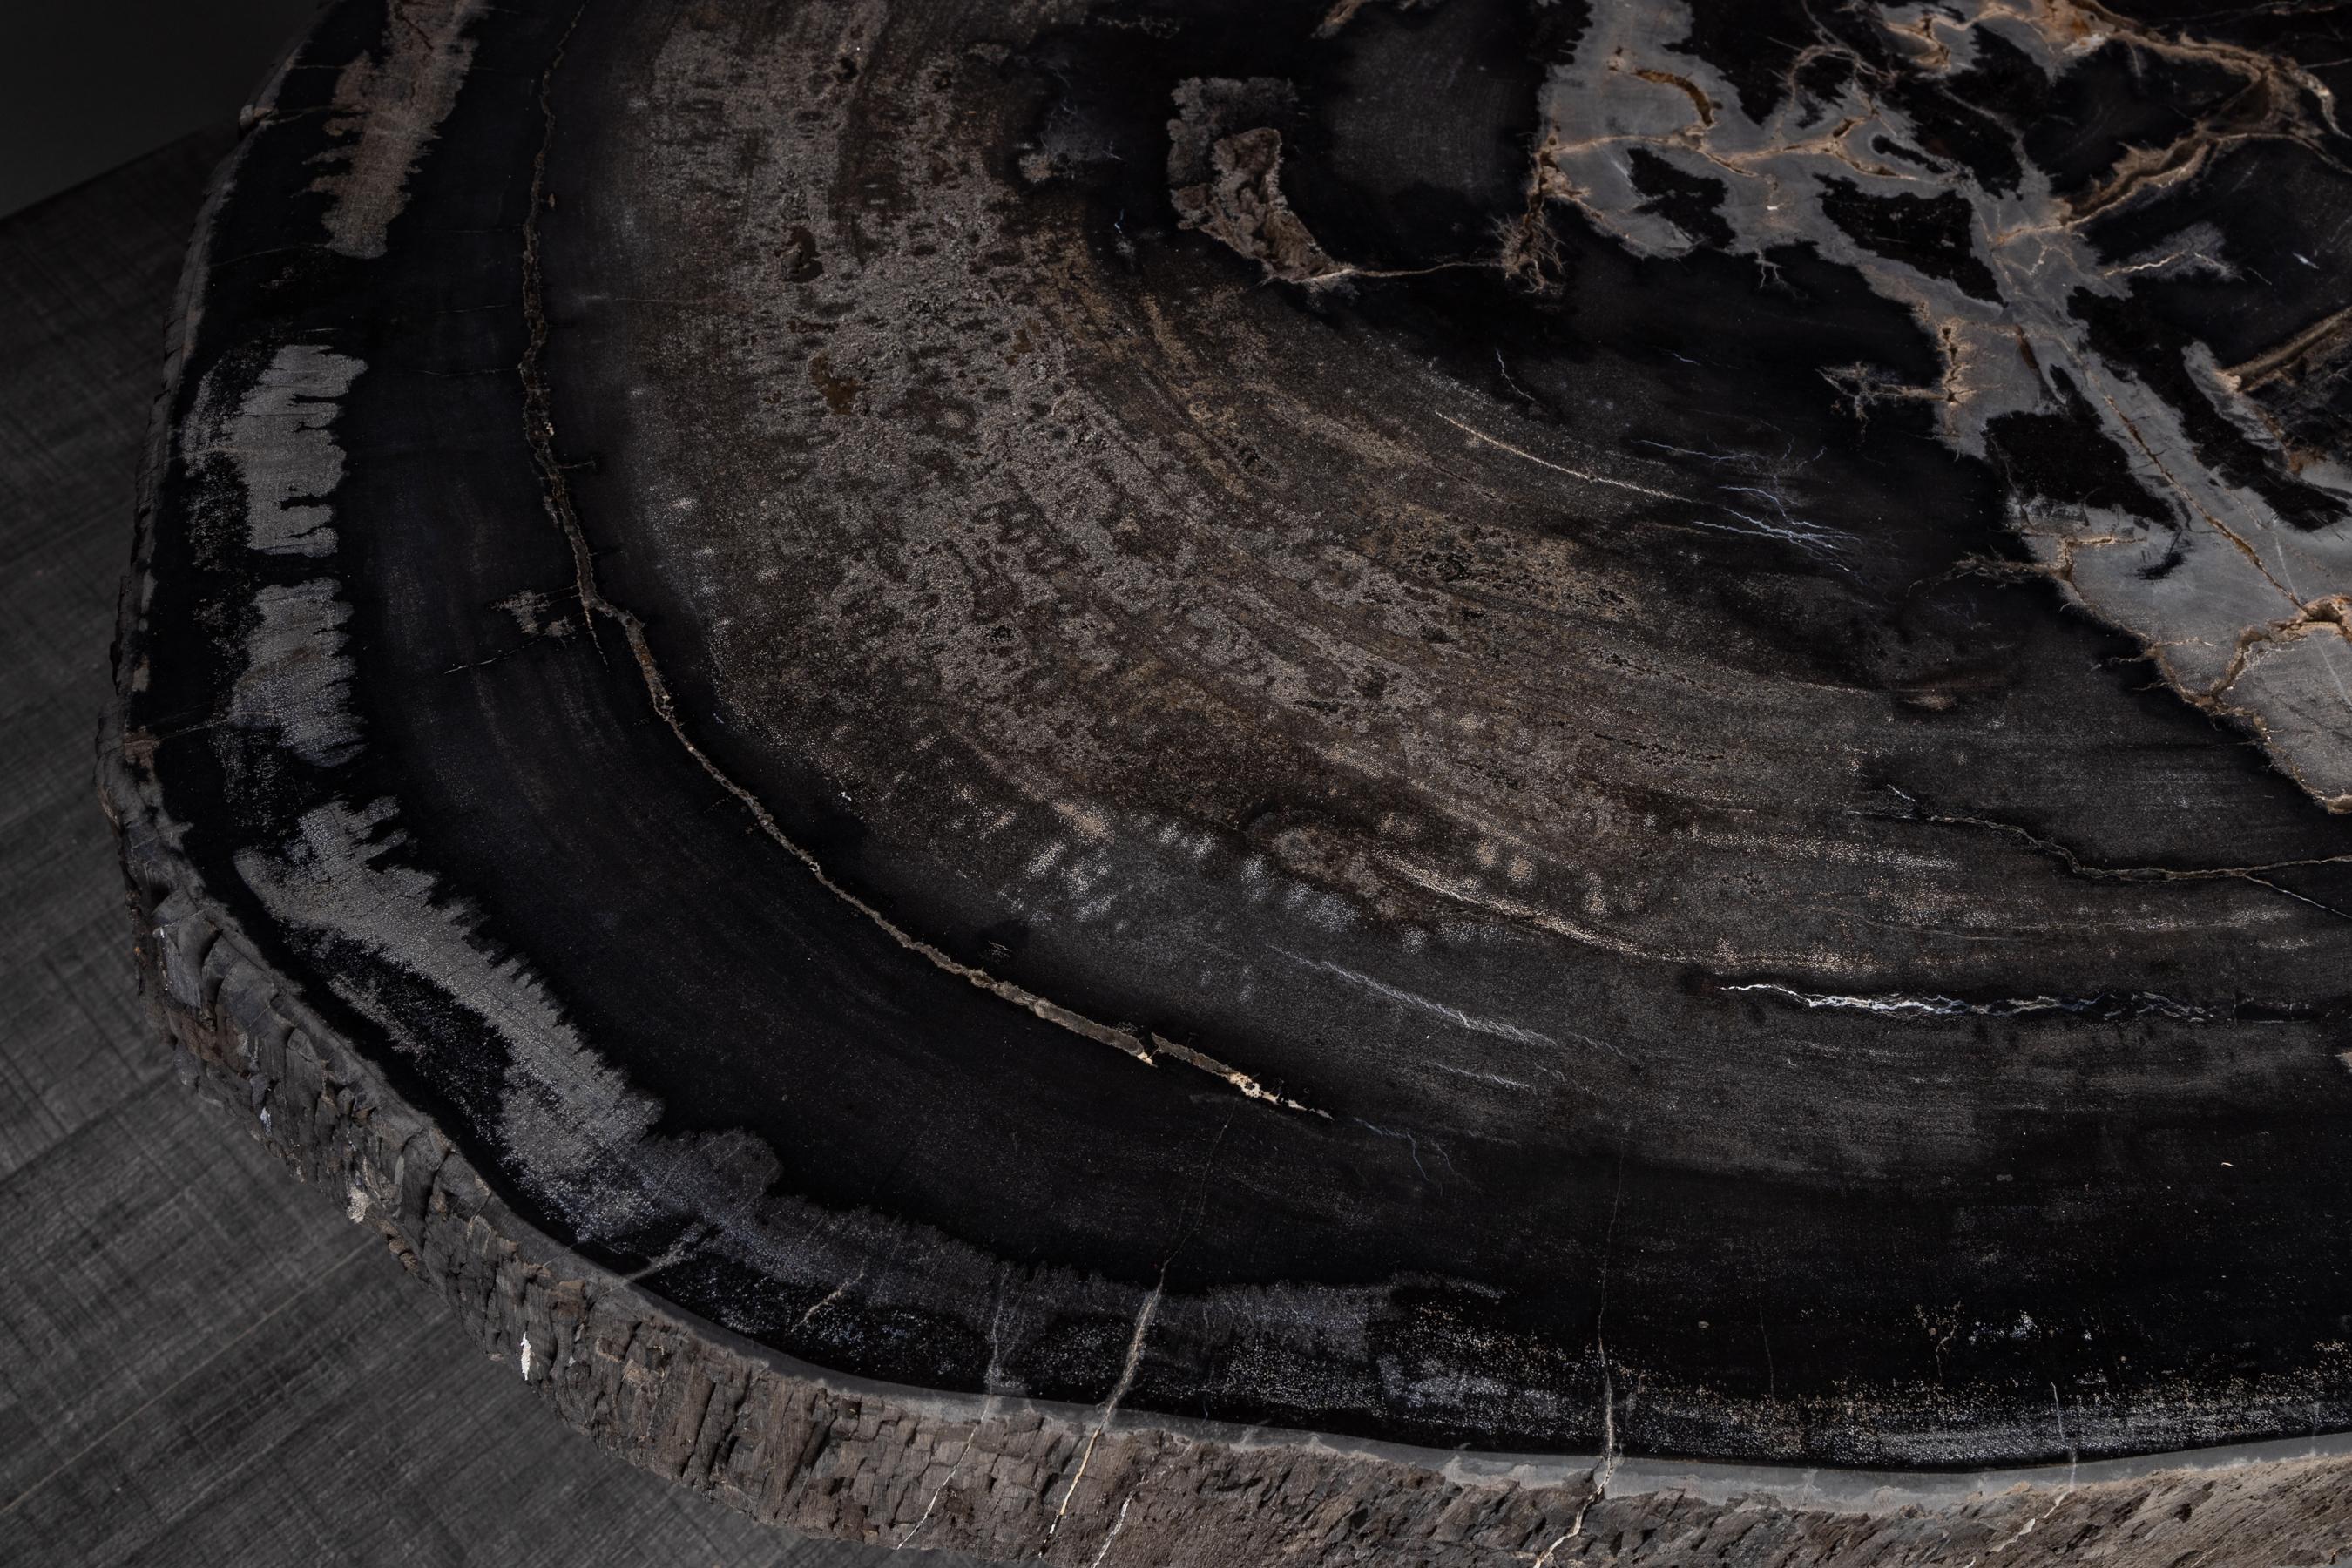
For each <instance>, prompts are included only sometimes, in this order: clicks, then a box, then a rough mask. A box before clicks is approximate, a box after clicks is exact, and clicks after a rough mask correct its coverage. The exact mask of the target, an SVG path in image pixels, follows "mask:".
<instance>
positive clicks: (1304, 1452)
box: [99, 54, 2352, 1568]
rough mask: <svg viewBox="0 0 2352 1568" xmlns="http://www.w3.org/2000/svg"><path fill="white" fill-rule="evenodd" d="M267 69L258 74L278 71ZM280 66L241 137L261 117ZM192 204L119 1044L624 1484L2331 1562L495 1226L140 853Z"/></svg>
mask: <svg viewBox="0 0 2352 1568" xmlns="http://www.w3.org/2000/svg"><path fill="white" fill-rule="evenodd" d="M291 58H292V56H291V55H290V54H289V57H288V60H289V62H290V60H291ZM285 69H286V64H285V63H281V64H280V66H279V68H278V71H277V73H275V74H274V75H273V77H272V79H271V80H270V83H269V84H268V87H267V88H266V89H265V90H264V91H263V92H262V93H261V94H260V95H259V97H258V98H257V102H256V104H255V106H254V107H252V108H251V109H249V110H247V112H246V114H245V116H244V120H245V122H246V124H247V125H248V126H251V125H253V124H257V123H259V122H261V121H266V120H267V119H268V117H269V116H270V114H271V113H272V112H273V106H274V101H275V98H276V92H277V84H278V81H280V80H282V78H283V74H284V71H285ZM240 154H241V150H240V153H232V154H231V155H230V157H229V159H228V160H227V162H226V163H224V165H223V167H222V169H221V171H220V173H219V174H217V175H216V176H215V181H214V184H213V188H212V190H211V192H210V193H209V195H207V198H206V201H205V206H204V209H203V212H202V214H201V215H200V216H199V219H198V222H197V226H196V237H195V240H194V245H193V247H192V248H191V250H190V253H189V257H188V261H187V265H186V267H185V268H184V271H183V274H182V277H181V280H180V285H179V290H178V293H177V296H176V299H175V301H174V306H173V317H172V321H171V323H170V326H169V330H168V332H167V335H166V342H165V353H164V365H163V386H162V388H161V390H160V392H159V395H158V397H157V401H156V405H155V415H154V420H153V425H152V429H151V433H150V438H149V442H148V446H147V451H146V458H145V465H144V469H143V472H142V476H141V480H140V491H139V505H138V531H137V537H136V541H135V543H134V547H133V552H132V562H131V572H130V574H128V576H127V578H126V580H125V583H124V586H123V593H122V598H121V625H120V630H119V634H118V641H117V645H116V648H115V667H116V679H117V687H118V697H117V703H116V706H114V707H113V708H112V709H111V710H110V712H109V713H108V714H107V715H106V716H105V718H104V721H103V723H102V727H101V731H100V744H99V753H100V755H99V786H100V798H101V803H102V805H104V807H105V809H106V811H107V814H108V816H109V818H110V821H111V822H112V823H113V825H114V827H115V831H116V834H117V837H118V839H119V841H120V844H121V852H122V859H123V868H124V873H125V879H126V900H127V905H128V910H129V913H130V915H131V920H132V928H133V931H134V936H133V941H132V949H133V952H134V955H135V958H136V961H137V967H138V973H139V976H140V989H141V994H142V1003H143V1007H144V1013H145V1016H146V1019H147V1022H148V1026H149V1028H150V1030H151V1031H152V1036H153V1037H154V1038H155V1039H156V1040H157V1041H158V1042H160V1043H162V1044H164V1045H167V1046H168V1047H170V1048H171V1049H172V1051H173V1056H174V1059H175V1061H176V1063H177V1065H178V1067H179V1068H180V1071H181V1075H182V1077H183V1079H184V1081H186V1082H187V1083H189V1084H190V1085H191V1086H192V1087H194V1088H195V1089H198V1090H199V1092H201V1093H203V1094H204V1095H205V1097H206V1098H209V1099H213V1100H218V1101H220V1102H222V1103H224V1104H226V1105H231V1106H234V1107H236V1108H237V1109H238V1110H239V1111H240V1112H241V1113H242V1114H243V1115H245V1116H247V1117H249V1118H250V1119H251V1121H250V1123H249V1125H250V1130H251V1131H253V1133H254V1134H255V1135H256V1136H257V1137H258V1138H259V1139H260V1140H261V1142H263V1143H264V1144H265V1145H266V1146H268V1148H269V1149H270V1150H271V1151H272V1152H274V1153H276V1154H277V1155H278V1157H279V1158H280V1159H281V1160H283V1161H284V1162H285V1163H287V1164H289V1166H290V1167H291V1168H292V1169H293V1170H294V1172H295V1173H296V1175H297V1176H298V1177H299V1179H301V1180H303V1181H305V1182H308V1183H311V1184H318V1185H321V1186H326V1185H329V1184H332V1186H334V1187H335V1188H336V1189H338V1190H340V1191H341V1193H342V1194H343V1196H344V1199H345V1202H346V1207H347V1212H348V1213H349V1215H350V1216H351V1218H352V1221H353V1222H354V1223H356V1224H360V1225H363V1226H370V1227H372V1228H373V1229H374V1230H375V1231H376V1232H377V1233H378V1234H380V1235H382V1236H383V1238H384V1241H385V1244H386V1247H388V1248H389V1250H390V1251H391V1252H392V1253H393V1255H394V1257H396V1258H399V1260H400V1261H401V1262H402V1264H403V1265H404V1267H406V1268H408V1269H409V1270H410V1272H412V1273H414V1274H416V1275H418V1276H419V1277H420V1278H422V1279H425V1280H426V1281H427V1282H428V1283H430V1284H431V1285H432V1286H433V1287H434V1288H435V1289H436V1290H437V1291H438V1292H439V1294H440V1295H441V1297H442V1298H443V1300H445V1301H446V1302H447V1303H448V1304H449V1306H450V1307H451V1308H452V1309H453V1310H455V1311H456V1313H457V1318H458V1320H459V1321H460V1322H461V1323H462V1324H463V1325H464V1327H465V1330H466V1331H467V1332H468V1333H470V1334H471V1335H472V1336H473V1337H474V1339H475V1341H476V1342H477V1343H478V1344H479V1345H480V1346H481V1347H482V1349H483V1350H484V1351H485V1352H486V1353H488V1355H490V1356H491V1357H493V1358H495V1359H497V1360H499V1361H501V1362H503V1363H507V1364H509V1365H511V1366H513V1367H514V1368H515V1369H516V1370H517V1371H518V1373H520V1375H521V1377H522V1378H523V1379H524V1381H525V1382H526V1383H528V1384H531V1385H533V1386H535V1387H537V1388H538V1389H539V1390H540V1391H541V1395H542V1397H544V1398H546V1399H547V1400H549V1401H550V1402H551V1404H552V1405H553V1406H554V1408H555V1409H556V1411H557V1413H558V1414H559V1415H562V1417H563V1418H564V1419H565V1420H567V1421H568V1422H570V1423H571V1424H572V1426H575V1427H577V1428H579V1429H580V1430H582V1431H583V1432H584V1433H586V1434H587V1435H589V1436H592V1437H593V1438H595V1439H596V1440H597V1441H598V1442H600V1443H601V1444H602V1445H603V1446H604V1447H606V1448H607V1449H609V1450H611V1451H613V1452H614V1453H616V1454H619V1455H620V1456H621V1457H623V1458H625V1459H627V1460H629V1461H630V1462H632V1463H634V1464H635V1465H637V1466H639V1467H640V1468H646V1469H648V1470H651V1471H654V1472H655V1473H656V1474H660V1475H664V1476H667V1477H668V1478H670V1479H674V1480H677V1481H679V1482H681V1483H683V1484H685V1485H688V1486H689V1487H692V1488H693V1489H696V1490H698V1491H700V1492H702V1493H704V1494H705V1495H707V1496H710V1497H714V1498H716V1499H718V1500H720V1501H722V1502H724V1503H727V1504H729V1505H730V1506H731V1507H734V1508H736V1509H738V1510H741V1511H743V1512H745V1513H748V1514H750V1515H751V1517H753V1518H754V1519H757V1520H760V1521H765V1522H771V1523H776V1524H782V1525H785V1526H788V1527H791V1528H793V1529H795V1530H799V1531H805V1532H808V1533H812V1534H817V1535H825V1536H833V1537H837V1538H842V1539H849V1540H859V1541H866V1542H877V1543H883V1544H888V1545H892V1546H901V1545H916V1546H921V1547H947V1548H956V1549H960V1550H964V1551H970V1552H979V1553H982V1554H983V1555H988V1556H993V1557H998V1558H1004V1559H1011V1558H1022V1557H1040V1558H1044V1559H1045V1560H1047V1561H1050V1562H1055V1563H1087V1564H1089V1565H1092V1568H1100V1565H1102V1564H1105V1563H1108V1562H1110V1561H1112V1560H1113V1556H1114V1553H1116V1560H1117V1561H1118V1562H1119V1563H1130V1564H1134V1563H1169V1564H1190V1563H1202V1564H1210V1563H1214V1564H1219V1565H1221V1568H1222V1565H1226V1564H1231V1563H1277V1562H1300V1561H1309V1562H1314V1563H1333V1564H1340V1563H1371V1562H1380V1563H1392V1564H1402V1563H1415V1564H1427V1565H1429V1568H1454V1565H1455V1564H1461V1565H1465V1568H1467V1565H1472V1564H1479V1565H1484V1564H1498V1563H1535V1564H1537V1565H1538V1568H1545V1565H1547V1564H1549V1563H1574V1562H1586V1561H1598V1562H1609V1563H1682V1562H1693V1561H1699V1560H1709V1561H1715V1560H1720V1559H1721V1558H1723V1557H1724V1556H1725V1555H1726V1554H1727V1553H1733V1552H1736V1553H1737V1554H1738V1557H1739V1558H1740V1559H1741V1560H1743V1561H1744V1562H1748V1563H1756V1564H1759V1565H1761V1564H1780V1563H1800V1562H1801V1563H1817V1564H1823V1565H1829V1564H1841V1565H1842V1564H1863V1563H1927V1562H1937V1563H1940V1562H1945V1561H1953V1562H1959V1561H1966V1560H1969V1559H1981V1558H1986V1557H1991V1556H1995V1555H1998V1556H1999V1557H2000V1560H2001V1561H2002V1562H2004V1563H2011V1564H2034V1563H2054V1562H2057V1561H2058V1560H2059V1559H2060V1558H2062V1557H2063V1558H2066V1559H2068V1560H2071V1561H2087V1562H2105V1563H2167V1564H2172V1563H2181V1562H2183V1561H2190V1560H2198V1559H2201V1558H2203V1557H2205V1556H2207V1555H2208V1554H2210V1553H2215V1552H2227V1553H2228V1556H2227V1559H2226V1560H2229V1561H2261V1562H2264V1563H2334V1562H2336V1561H2338V1559H2339V1557H2340V1556H2341V1554H2342V1553H2343V1552H2345V1551H2346V1550H2347V1542H2352V1492H2347V1489H2346V1486H2345V1483H2346V1481H2347V1479H2352V1451H2347V1449H2346V1446H2344V1445H2336V1444H2330V1445H2326V1446H2323V1445H2320V1444H2316V1443H2315V1444H2313V1445H2309V1446H2298V1445H2292V1444H2269V1445H2254V1446H2250V1447H2245V1448H2239V1449H2228V1450H2217V1451H2214V1452H2213V1453H2212V1454H2210V1455H2204V1456H2175V1457H2173V1458H2171V1459H2167V1458H2161V1457H2159V1458H2154V1459H2144V1460H2135V1461H2121V1462H2116V1463H2111V1464H2103V1465H2098V1466H2090V1467H2083V1468H2081V1469H2079V1470H2076V1469H2074V1468H2043V1469H2035V1470H2022V1471H2012V1472H2006V1473H2003V1474H2000V1475H1992V1476H1981V1477H1952V1478H1927V1477H1916V1478H1906V1477H1896V1476H1878V1475H1861V1474H1856V1475H1851V1476H1845V1475H1841V1474H1840V1473H1838V1472H1830V1471H1821V1470H1811V1469H1789V1468H1769V1467H1737V1466H1721V1465H1694V1466H1688V1467H1676V1466H1673V1465H1670V1464H1653V1463H1648V1462H1643V1461H1633V1460H1628V1461H1623V1462H1620V1461H1619V1460H1618V1459H1617V1458H1616V1457H1614V1456H1612V1455H1604V1456H1601V1458H1599V1459H1597V1460H1596V1459H1593V1458H1577V1457H1525V1458H1519V1457H1509V1456H1474V1455H1465V1454H1448V1453H1443V1452H1439V1451H1434V1450H1421V1449H1412V1448H1406V1447H1397V1446H1392V1445H1384V1444H1374V1443H1362V1442H1356V1441H1353V1440H1349V1439H1331V1438H1327V1437H1323V1436H1318V1435H1314V1434H1307V1433H1296V1432H1277V1431H1266V1430H1261V1429H1242V1428H1235V1427H1230V1426H1213V1425H1211V1424H1207V1423H1190V1422H1183V1421H1177V1420H1171V1419H1169V1418H1165V1417H1160V1416H1156V1415H1132V1414H1130V1415H1118V1417H1117V1418H1116V1419H1114V1418H1113V1412H1111V1411H1110V1410H1108V1409H1092V1408H1087V1407H1082V1406H1071V1405H1054V1404H1049V1403H1045V1402H1039V1401H1029V1400H1008V1399H994V1398H982V1397H980V1396H976V1395H957V1394H933V1393H928V1392H925V1391H922V1390H918V1389H911V1388H902V1387H896V1386H891V1385H886V1384H872V1383H866V1382H862V1381H860V1380H857V1379H852V1378H844V1377H839V1376H837V1375H835V1374H832V1373H825V1372H823V1371H822V1370H820V1369H817V1368H814V1367H810V1366H807V1365H805V1364H803V1363H797V1362H794V1361H793V1360H792V1359H791V1358H789V1357H786V1356H783V1355H782V1354H780V1353H778V1352H772V1351H770V1350H767V1349H766V1348H764V1347H761V1346H758V1345H756V1344H753V1343H751V1342H749V1341H745V1340H742V1339H740V1337H739V1336H737V1335H734V1334H732V1333H731V1332H730V1331H726V1330H723V1329H720V1328H719V1327H717V1326H716V1325H713V1324H710V1323H708V1322H704V1321H700V1320H698V1319H696V1318H694V1317H692V1316H691V1315H690V1314H687V1313H684V1312H681V1311H679V1310H677V1309H675V1308H673V1307H670V1306H667V1304H664V1303H660V1302H657V1301H656V1300H653V1299H652V1298H649V1297H647V1296H646V1295H645V1294H643V1293H642V1292H640V1291H638V1290H636V1289H635V1288H633V1287H632V1286H631V1285H630V1284H629V1283H628V1282H627V1281H626V1280H625V1279H621V1278H619V1277H617V1276H615V1275H614V1274H612V1273H611V1272H610V1271H608V1270H606V1269H604V1268H600V1267H598V1266H596V1265H594V1264H593V1263H591V1262H590V1261H588V1260H587V1259H585V1258H582V1257H580V1256H579V1255H577V1254H576V1253H573V1252H572V1251H571V1250H570V1249H568V1248H566V1247H563V1246H562V1245H561V1244H560V1243H557V1242H555V1241H554V1240H552V1239H551V1238H550V1237H547V1236H545V1235H544V1234H542V1233H541V1232H540V1231H539V1230H538V1229H537V1228H536V1227H534V1226H531V1225H530V1224H529V1223H528V1222H526V1221H524V1220H523V1219H522V1218H521V1217H520V1215H517V1214H515V1213H514V1212H513V1211H511V1210H510V1209H509V1208H508V1207H507V1205H505V1204H503V1203H502V1202H501V1201H500V1200H499V1198H498V1196H497V1195H496V1194H495V1193H493V1192H492V1190H491V1189H490V1187H489V1186H488V1184H487V1183H486V1182H485V1181H484V1180H483V1179H482V1177H481V1175H480V1173H478V1172H477V1171H476V1170H475V1169H474V1167H473V1166H472V1165H471V1163H468V1162H467V1159H466V1158H465V1156H464V1155H463V1154H461V1153H460V1152H457V1149H456V1148H455V1146H454V1145H452V1144H451V1143H450V1142H449V1141H448V1140H447V1139H446V1138H445V1137H444V1136H442V1134H441V1133H440V1132H439V1131H437V1130H436V1129H435V1128H434V1127H433V1126H432V1125H431V1124H430V1122H429V1121H428V1120H427V1119H426V1118H425V1116H424V1115H422V1114H421V1113H420V1112H418V1111H417V1110H415V1108H413V1107H411V1106H409V1105H408V1104H407V1103H406V1102H405V1101H404V1100H403V1099H402V1098H401V1097H400V1096H399V1095H397V1094H396V1093H394V1091H393V1090H392V1089H390V1087H389V1086H388V1085H387V1084H386V1083H385V1082H384V1081H383V1078H382V1075H381V1074H379V1073H378V1072H377V1071H376V1070H375V1069H374V1068H373V1066H371V1065H370V1064H369V1062H368V1061H367V1059H366V1058H364V1057H363V1056H362V1054H361V1053H360V1052H359V1051H358V1050H357V1049H355V1048H354V1047H352V1045H351V1044H350V1043H349V1042H347V1041H345V1040H343V1039H341V1037H338V1036H337V1035H336V1034H335V1033H334V1032H333V1031H332V1030H331V1029H329V1028H328V1027H326V1026H324V1025H323V1023H322V1022H321V1021H320V1019H319V1018H318V1017H317V1016H316V1015H314V1014H313V1013H312V1012H311V1011H310V1009H309V1008H308V1007H306V1006H304V1005H302V1003H301V1002H300V1001H299V998H298V997H297V995H296V994H295V992H296V988H295V987H294V986H293V985H292V984H289V983H287V982H285V981H282V980H280V979H279V978H278V976H277V975H275V974H274V973H271V972H270V971H269V969H268V967H267V966H266V965H265V964H263V963H261V962H260V961H259V960H258V959H257V958H256V957H255V956H254V955H253V953H252V952H251V951H250V949H249V944H248V943H247V942H244V941H243V940H242V939H241V938H240V937H239V935H238V933H237V932H236V930H235V926H234V922H233V921H232V920H231V919H230V918H229V917H228V916H227V915H226V914H225V913H224V912H223V911H221V910H219V909H218V908H217V906H216V905H215V904H214V903H213V902H212V901H211V900H209V899H208V898H207V897H206V896H205V890H204V889H203V887H202V884H201V881H200V879H198V878H197V877H196V875H195V873H194V870H193V868H190V867H188V866H187V865H186V864H185V863H184V862H183V861H181V860H180V859H179V858H178V857H177V856H176V855H175V854H174V852H173V849H172V847H171V838H172V837H173V836H172V833H171V831H170V825H169V823H168V821H167V819H166V818H165V816H164V815H163V812H162V810H161V808H160V803H159V801H158V799H157V792H156V789H155V783H154V780H153V778H152V773H149V772H148V771H147V765H146V764H147V761H148V759H146V758H145V757H143V756H140V755H137V754H126V752H125V751H124V748H123V744H122V741H123V729H122V713H121V706H120V704H121V697H122V694H124V693H127V691H128V690H129V689H131V686H132V684H133V683H134V682H135V681H136V680H137V679H138V668H139V661H140V658H141V655H142V652H143V650H142V648H141V647H140V643H141V640H142V639H141V626H140V622H141V619H142V611H143V608H144V605H145V603H146V599H147V594H148V590H149V587H150V576H149V562H150V548H149V546H150V540H151V537H152V528H153V524H154V500H155V493H156V489H157V486H158V484H159V483H160V481H161V479H162V477H163V473H164V471H165V468H166V467H167V465H168V463H169V460H170V453H171V439H172V421H173V411H174V407H175V405H176V401H177V393H178V387H179V383H180V377H181V373H182V370H183V368H184V363H185V360H186V358H187V353H188V350H189V347H190V345H191V343H192V342H193V340H194V332H195V330H196V326H197V323H198V321H199V320H200V317H201V313H202V309H203V300H202V292H203V283H204V279H205V275H206V272H207V269H208V265H209V255H208V238H209V236H210V233H211V226H212V220H213V216H214V215H215V212H216V211H217V210H218V207H219V205H220V204H221V202H222V200H223V199H224V197H225V196H226V193H227V192H228V190H229V189H230V188H231V186H232V185H233V184H234V182H235V179H236V169H237V165H238V162H239V158H240Z"/></svg>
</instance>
